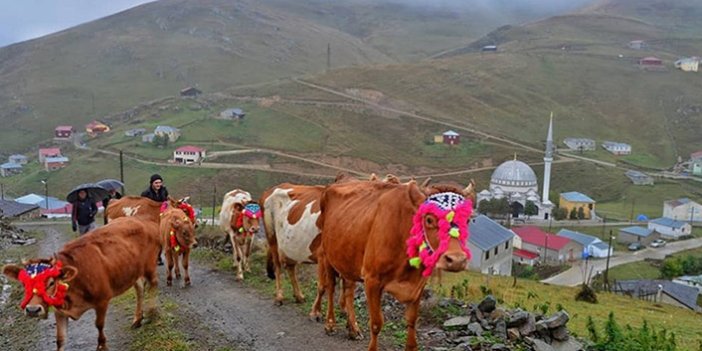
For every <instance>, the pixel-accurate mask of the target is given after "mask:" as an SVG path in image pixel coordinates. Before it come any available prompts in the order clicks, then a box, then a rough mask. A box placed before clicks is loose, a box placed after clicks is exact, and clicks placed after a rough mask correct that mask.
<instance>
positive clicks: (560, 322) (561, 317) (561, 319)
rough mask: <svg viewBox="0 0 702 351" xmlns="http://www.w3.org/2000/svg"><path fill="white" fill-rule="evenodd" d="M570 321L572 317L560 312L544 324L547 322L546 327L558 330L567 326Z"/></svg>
mask: <svg viewBox="0 0 702 351" xmlns="http://www.w3.org/2000/svg"><path fill="white" fill-rule="evenodd" d="M569 319H570V316H568V313H567V312H566V311H558V312H556V313H554V314H553V316H551V317H549V318H548V319H546V320H544V322H546V326H547V327H548V329H556V328H559V327H562V326H564V325H566V323H568V320H569Z"/></svg>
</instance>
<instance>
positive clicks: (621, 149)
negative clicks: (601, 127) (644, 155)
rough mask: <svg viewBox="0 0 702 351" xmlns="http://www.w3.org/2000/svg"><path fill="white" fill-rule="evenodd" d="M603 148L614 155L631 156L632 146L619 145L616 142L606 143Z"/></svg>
mask: <svg viewBox="0 0 702 351" xmlns="http://www.w3.org/2000/svg"><path fill="white" fill-rule="evenodd" d="M602 147H603V148H604V149H605V150H607V151H609V152H610V153H612V154H614V155H629V154H631V145H629V144H625V143H619V142H616V141H605V142H603V143H602Z"/></svg>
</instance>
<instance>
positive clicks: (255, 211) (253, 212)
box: [235, 202, 261, 235]
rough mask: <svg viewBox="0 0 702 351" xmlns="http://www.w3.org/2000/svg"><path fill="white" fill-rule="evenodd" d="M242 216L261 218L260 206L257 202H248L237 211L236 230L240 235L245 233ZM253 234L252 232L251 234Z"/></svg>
mask: <svg viewBox="0 0 702 351" xmlns="http://www.w3.org/2000/svg"><path fill="white" fill-rule="evenodd" d="M244 216H246V217H247V218H251V219H256V218H261V206H260V205H259V204H257V203H253V202H251V203H248V204H246V206H244V209H243V210H241V212H239V214H238V215H237V216H236V228H235V229H236V231H237V232H238V233H239V234H240V235H246V234H247V233H246V230H244ZM252 235H253V234H252Z"/></svg>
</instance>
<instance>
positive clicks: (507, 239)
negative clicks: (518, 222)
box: [468, 215, 515, 276]
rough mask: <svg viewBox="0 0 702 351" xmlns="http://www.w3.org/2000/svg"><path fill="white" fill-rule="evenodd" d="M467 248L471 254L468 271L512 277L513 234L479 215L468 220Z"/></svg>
mask: <svg viewBox="0 0 702 351" xmlns="http://www.w3.org/2000/svg"><path fill="white" fill-rule="evenodd" d="M468 226H469V230H470V237H469V238H468V247H469V248H470V252H471V253H472V254H473V258H472V259H471V260H470V269H472V270H475V271H479V272H481V273H483V274H494V275H506V276H509V275H512V250H513V243H512V239H513V238H514V236H515V235H514V233H513V232H512V231H511V230H509V229H507V228H505V227H503V226H501V225H500V224H498V223H497V222H495V221H493V220H492V219H490V218H488V217H486V216H484V215H480V216H478V217H475V218H473V219H471V220H470V222H469V224H468Z"/></svg>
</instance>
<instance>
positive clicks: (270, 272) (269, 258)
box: [266, 247, 275, 279]
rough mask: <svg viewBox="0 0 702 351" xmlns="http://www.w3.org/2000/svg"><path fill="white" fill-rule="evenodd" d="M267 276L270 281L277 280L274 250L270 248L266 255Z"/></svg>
mask: <svg viewBox="0 0 702 351" xmlns="http://www.w3.org/2000/svg"><path fill="white" fill-rule="evenodd" d="M266 275H267V276H268V278H270V279H275V267H274V265H273V250H271V249H270V247H269V248H268V253H267V254H266Z"/></svg>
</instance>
